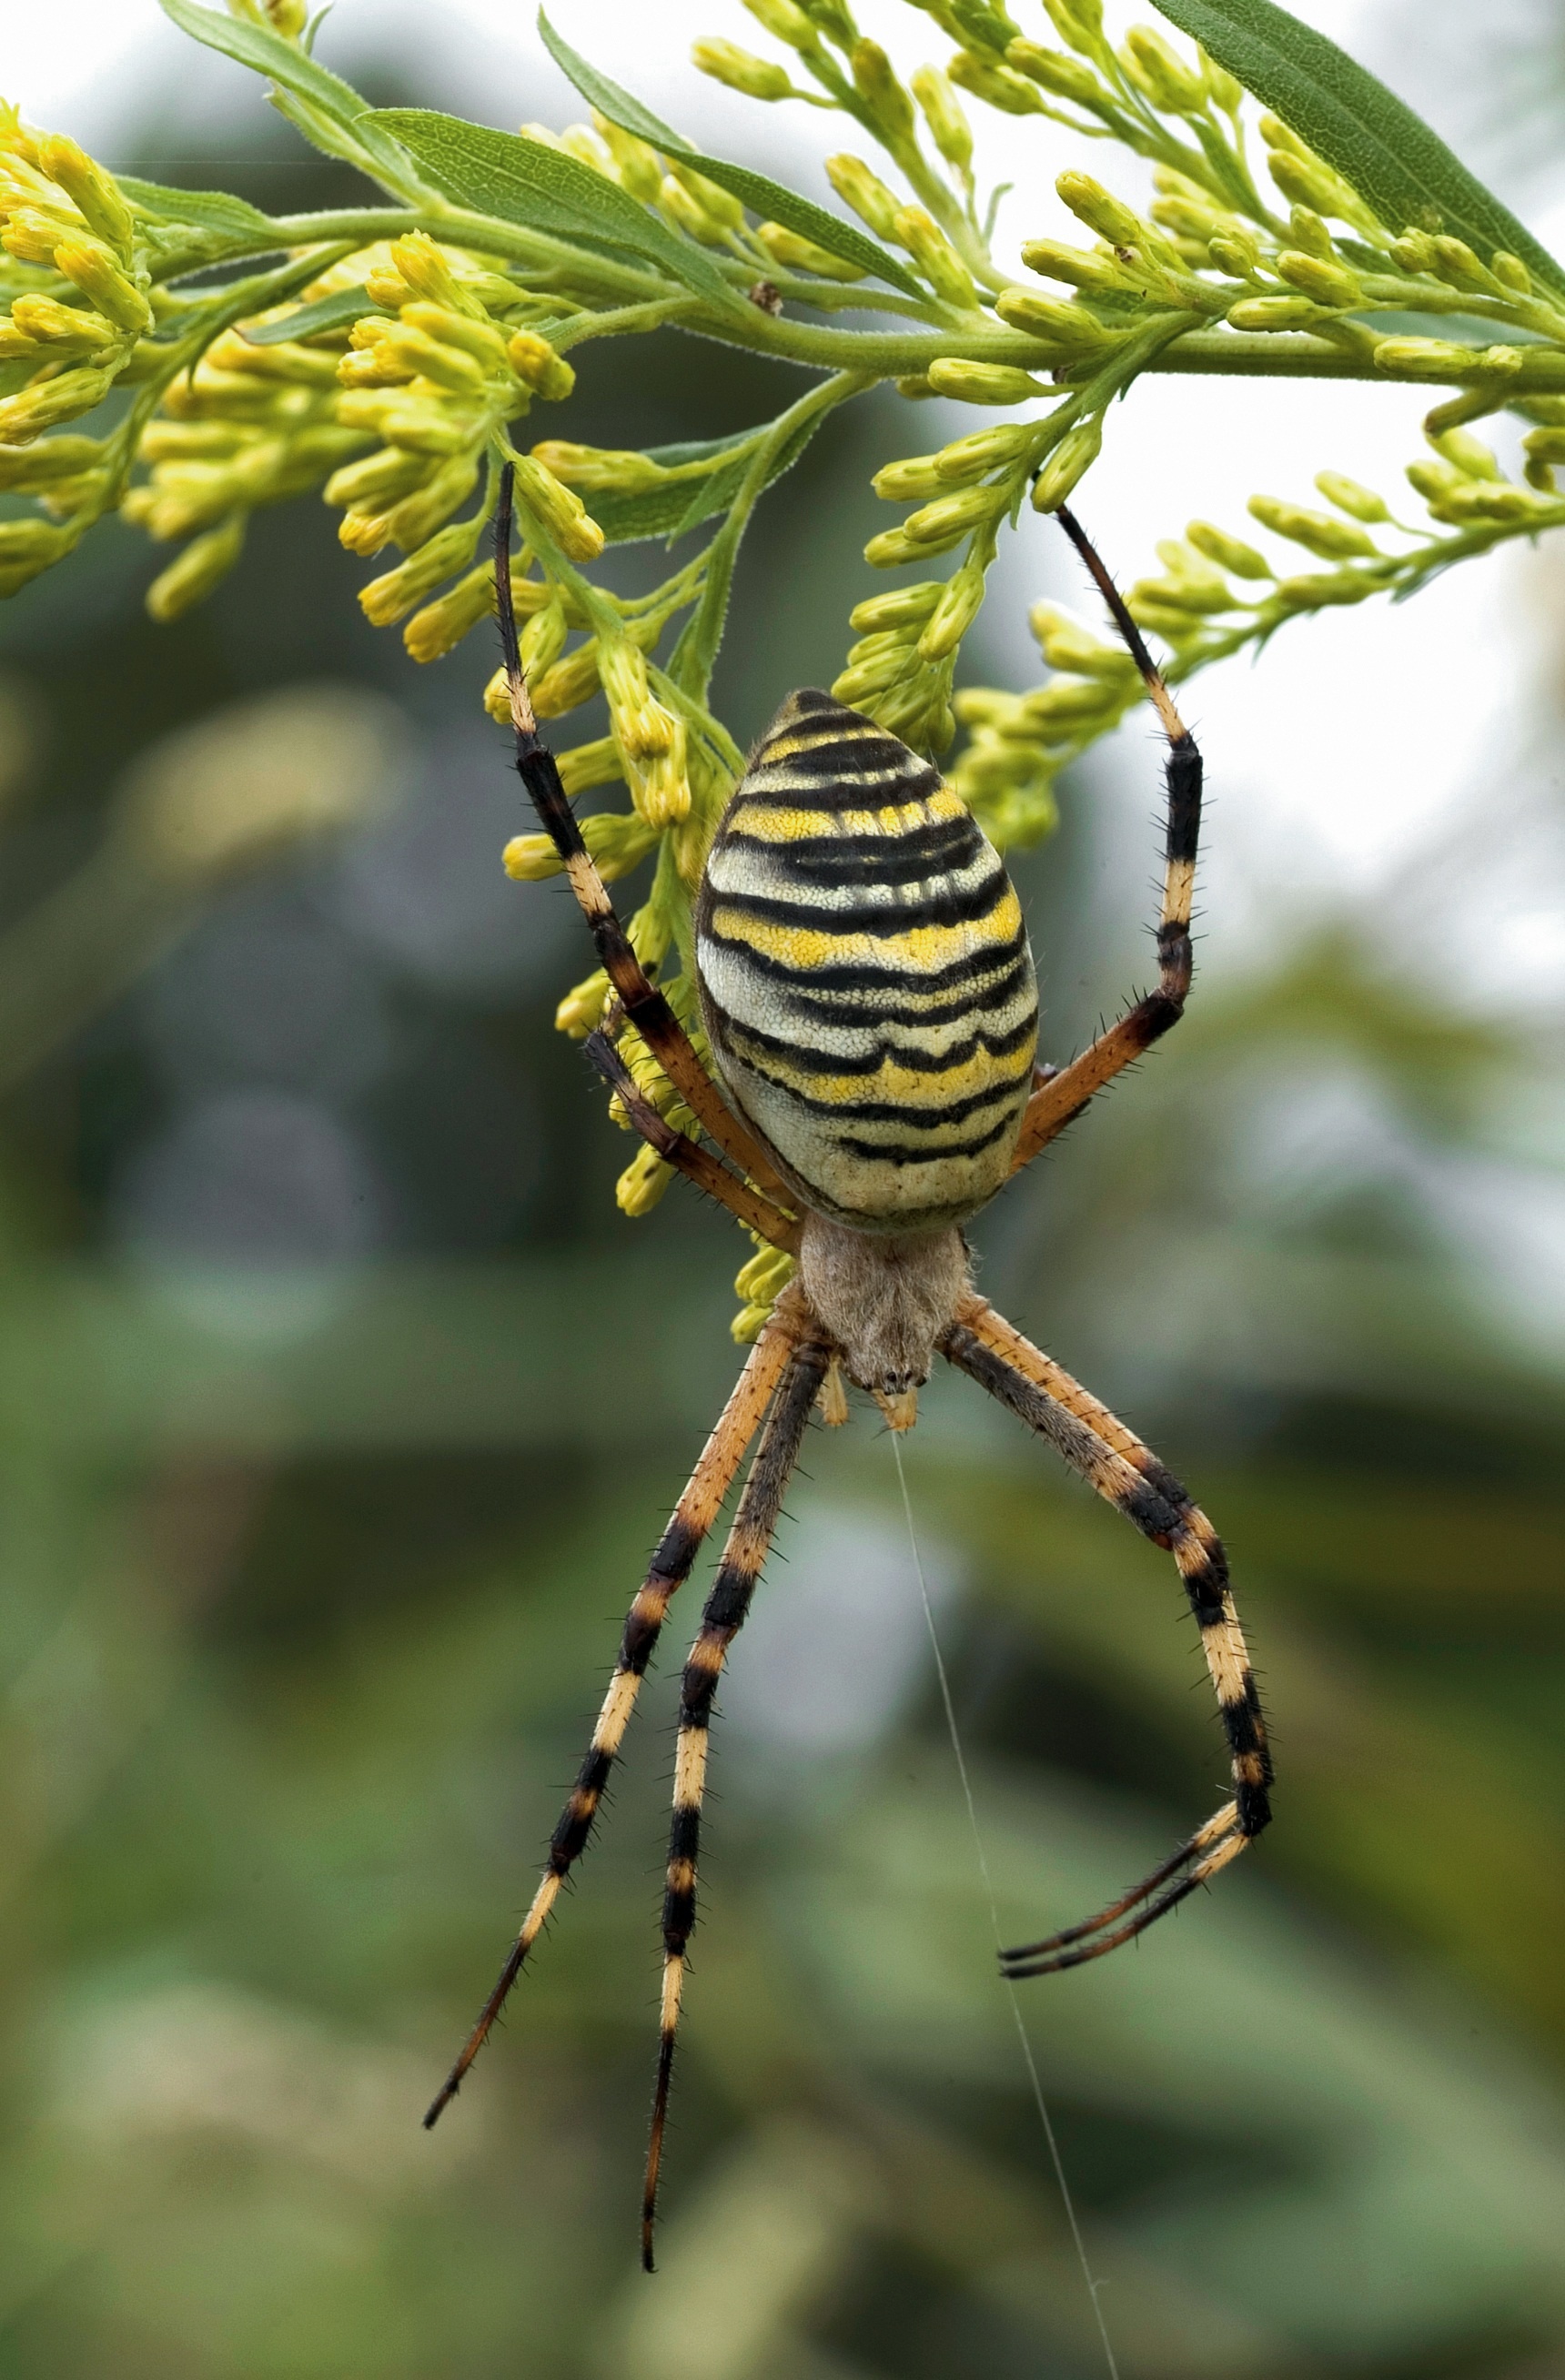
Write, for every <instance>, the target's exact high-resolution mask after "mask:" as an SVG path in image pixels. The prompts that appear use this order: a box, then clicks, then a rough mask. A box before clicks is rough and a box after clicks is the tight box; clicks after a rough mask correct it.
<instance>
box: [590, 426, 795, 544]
mask: <svg viewBox="0 0 1565 2380" xmlns="http://www.w3.org/2000/svg"><path fill="white" fill-rule="evenodd" d="M824 418H825V417H824V415H821V414H813V415H811V416H810V418H809V419H807V420H806V421H802V422H801V423H800V424H799V427H798V429H797V430H796V431H795V433H794V435H793V437H792V438H791V439H790V440H789V441H788V443H787V444H786V445H785V446H784V447H783V448H782V450H781V451H780V452H779V453H778V454H777V455H774V456H773V458H772V463H771V468H770V471H769V472H768V473H767V477H766V484H767V486H768V487H770V485H771V483H772V481H773V480H780V479H781V478H782V474H783V472H784V471H786V470H789V469H791V468H792V467H793V465H794V464H795V463H796V462H797V461H798V459H799V456H800V455H802V454H803V453H804V450H805V448H806V447H807V445H808V443H809V442H810V440H811V439H812V438H813V437H814V435H815V432H816V431H817V429H818V428H819V424H820V422H821V421H822V420H823V419H824ZM764 434H765V433H764V431H754V430H738V431H734V434H733V436H732V437H729V438H707V439H699V440H696V441H686V442H685V443H683V444H680V445H677V446H649V447H648V448H647V449H646V453H647V456H648V459H649V461H650V462H653V463H661V464H662V465H663V467H664V468H665V469H668V470H676V469H677V468H679V466H680V465H681V464H684V463H704V462H706V461H708V460H709V459H710V458H711V457H713V456H727V457H728V458H729V459H728V460H727V461H726V462H720V463H719V464H718V468H716V469H715V470H713V471H710V472H709V473H705V474H703V476H702V477H701V478H699V479H696V480H667V481H665V483H664V484H663V485H662V486H661V488H644V489H640V490H638V491H637V492H634V493H632V492H626V493H625V494H624V495H617V494H615V493H614V492H613V491H611V490H600V491H599V492H596V493H594V494H593V495H591V496H590V497H588V508H589V510H590V511H591V514H592V517H593V519H594V520H595V521H596V522H597V523H598V526H599V528H601V530H602V532H603V534H604V536H605V537H606V538H607V539H608V540H609V543H610V544H611V545H634V544H636V543H637V541H638V540H641V539H643V538H649V537H666V538H668V539H669V540H671V541H672V540H673V539H674V538H676V537H683V536H684V535H685V531H686V529H692V528H697V527H698V525H699V523H700V522H702V521H704V520H710V518H711V516H712V515H713V513H721V512H726V511H727V509H728V507H729V505H730V504H732V503H733V501H734V497H735V496H736V495H737V494H738V492H739V489H740V486H741V484H742V482H743V480H744V477H745V474H746V471H747V470H748V468H749V467H750V461H751V457H752V455H753V454H754V451H755V445H756V441H757V438H758V437H759V436H763V435H764Z"/></svg>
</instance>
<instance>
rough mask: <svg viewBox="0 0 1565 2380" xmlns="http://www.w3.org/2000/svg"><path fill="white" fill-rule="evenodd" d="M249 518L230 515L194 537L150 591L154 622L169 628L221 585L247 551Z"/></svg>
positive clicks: (149, 597)
mask: <svg viewBox="0 0 1565 2380" xmlns="http://www.w3.org/2000/svg"><path fill="white" fill-rule="evenodd" d="M246 519H247V516H246V515H245V514H244V513H233V514H230V516H229V517H228V518H227V520H225V521H223V522H220V523H219V525H218V527H217V528H209V529H208V530H207V531H206V533H205V535H204V536H202V537H198V538H193V539H192V540H191V541H190V543H189V544H188V546H186V547H184V548H183V550H182V551H181V552H180V553H177V554H176V556H175V558H174V560H173V561H172V562H171V563H170V564H169V565H168V568H167V569H166V570H164V571H162V572H160V574H159V575H158V577H156V578H154V579H153V581H152V585H151V586H150V587H149V588H148V589H147V610H148V611H149V613H151V614H152V618H153V619H154V620H156V621H158V622H160V623H161V624H162V625H165V626H166V625H167V623H168V622H169V621H170V620H177V618H178V617H179V614H180V613H181V612H188V611H189V610H190V609H191V607H192V605H194V604H197V603H200V602H201V601H204V600H205V598H206V597H207V596H208V595H210V594H211V593H212V589H213V588H214V587H217V586H219V585H221V583H222V581H223V580H224V578H226V577H227V576H228V573H229V572H230V571H231V570H232V569H233V567H234V565H235V564H236V563H237V561H238V559H239V556H240V554H241V553H243V551H244V544H245V525H246Z"/></svg>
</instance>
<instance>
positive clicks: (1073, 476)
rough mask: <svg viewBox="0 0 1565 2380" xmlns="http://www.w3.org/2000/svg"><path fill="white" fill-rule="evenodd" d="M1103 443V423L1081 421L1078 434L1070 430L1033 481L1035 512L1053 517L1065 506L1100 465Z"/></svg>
mask: <svg viewBox="0 0 1565 2380" xmlns="http://www.w3.org/2000/svg"><path fill="white" fill-rule="evenodd" d="M1102 443H1103V425H1102V423H1101V422H1100V421H1098V420H1092V421H1078V422H1077V424H1076V426H1075V428H1074V430H1067V431H1066V432H1065V435H1064V436H1063V438H1062V439H1061V441H1060V443H1059V445H1058V446H1056V448H1055V449H1054V452H1053V454H1052V455H1050V456H1049V460H1048V462H1047V463H1045V465H1044V467H1043V468H1042V470H1041V471H1040V472H1039V473H1038V475H1037V479H1036V480H1034V481H1033V510H1034V511H1035V512H1038V513H1051V512H1053V511H1055V510H1056V508H1057V507H1058V506H1059V505H1061V504H1063V503H1064V501H1065V499H1066V497H1067V496H1068V495H1069V494H1070V492H1071V491H1072V489H1073V488H1074V486H1075V484H1076V482H1077V480H1080V479H1082V478H1083V477H1084V476H1085V474H1086V472H1087V471H1089V470H1090V469H1091V468H1092V466H1093V464H1094V463H1095V462H1096V461H1097V459H1098V450H1099V448H1100V447H1101V446H1102Z"/></svg>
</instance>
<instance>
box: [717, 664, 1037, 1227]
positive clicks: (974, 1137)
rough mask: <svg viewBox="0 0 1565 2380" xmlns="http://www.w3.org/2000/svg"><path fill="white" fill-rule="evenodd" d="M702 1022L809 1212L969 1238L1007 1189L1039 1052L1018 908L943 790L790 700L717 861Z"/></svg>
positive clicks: (936, 778) (737, 798)
mask: <svg viewBox="0 0 1565 2380" xmlns="http://www.w3.org/2000/svg"><path fill="white" fill-rule="evenodd" d="M696 966H697V974H698V978H699V983H700V992H701V1011H702V1016H703V1019H704V1021H705V1024H706V1028H707V1036H708V1039H709V1041H710V1045H711V1050H712V1056H713V1059H714V1061H715V1062H716V1065H717V1068H718V1072H719V1074H720V1075H721V1077H722V1084H723V1087H724V1088H725V1090H726V1091H727V1092H728V1094H729V1096H730V1098H731V1099H733V1100H734V1104H735V1105H736V1106H737V1108H738V1109H739V1111H740V1112H741V1114H742V1115H743V1116H744V1117H745V1119H746V1122H747V1123H750V1124H751V1125H752V1126H753V1127H754V1129H755V1130H756V1131H757V1132H758V1134H759V1135H761V1137H762V1138H763V1140H764V1141H765V1142H766V1144H767V1146H768V1147H769V1148H770V1150H771V1151H772V1153H773V1154H774V1155H775V1157H776V1159H777V1160H778V1164H779V1168H780V1171H781V1172H782V1174H783V1175H784V1177H785V1178H786V1179H787V1181H788V1182H789V1183H790V1184H791V1185H792V1186H793V1187H794V1188H795V1189H796V1191H797V1192H798V1195H799V1196H800V1197H801V1199H802V1200H803V1201H804V1203H805V1204H806V1206H807V1207H809V1208H813V1209H814V1210H815V1211H816V1212H817V1213H818V1214H823V1215H826V1216H829V1217H830V1218H831V1219H832V1220H835V1221H837V1222H840V1223H844V1224H846V1225H848V1226H850V1227H851V1228H852V1229H854V1230H855V1231H859V1232H869V1233H919V1232H927V1231H932V1230H936V1229H938V1228H939V1227H940V1226H941V1225H948V1224H952V1223H955V1222H959V1221H961V1220H963V1218H964V1217H965V1216H968V1215H971V1214H974V1213H976V1212H977V1208H980V1207H982V1206H984V1205H985V1204H986V1203H987V1201H988V1200H989V1199H990V1198H992V1197H993V1196H994V1194H995V1192H996V1191H997V1190H998V1189H999V1188H1000V1187H1001V1184H1003V1182H1004V1181H1005V1179H1006V1177H1007V1175H1008V1174H1009V1172H1010V1170H1011V1160H1012V1156H1013V1151H1014V1148H1015V1146H1016V1135H1017V1133H1018V1131H1019V1129H1020V1127H1021V1121H1022V1111H1023V1110H1024V1108H1025V1105H1026V1102H1027V1096H1028V1093H1029V1091H1030V1089H1031V1087H1032V1073H1033V1057H1034V1052H1035V1050H1036V1048H1037V981H1036V978H1035V977H1034V974H1033V962H1032V953H1031V952H1030V951H1029V949H1028V947H1027V936H1026V929H1025V926H1024V925H1023V922H1022V908H1021V904H1020V902H1019V901H1018V900H1017V897H1016V893H1015V890H1014V888H1013V885H1012V882H1011V880H1010V878H1009V877H1008V876H1007V874H1006V872H1005V868H1004V867H1003V865H1002V863H1001V858H1000V855H999V853H998V852H997V851H996V850H995V849H994V848H993V846H992V844H989V842H988V841H987V840H986V838H985V836H984V834H983V833H982V832H981V830H980V829H979V828H978V827H977V825H976V824H975V823H974V820H972V818H971V817H970V816H969V814H968V812H967V810H966V809H965V808H964V806H963V804H962V803H961V802H960V801H959V800H958V799H957V797H956V795H954V794H953V793H952V792H951V790H950V789H949V787H948V786H946V785H945V784H944V783H942V782H941V779H940V773H939V771H938V770H936V769H934V768H931V766H930V765H929V763H928V761H927V760H921V759H919V758H918V756H917V755H916V753H915V752H912V751H910V750H909V749H908V747H907V746H906V745H905V744H903V743H901V742H899V741H898V739H897V737H896V736H894V735H890V734H888V732H887V731H886V729H885V728H883V727H879V726H877V725H876V723H875V722H874V721H873V720H871V719H867V718H865V717H864V715H863V714H862V712H860V711H856V710H847V709H845V708H844V707H843V704H841V703H839V702H834V701H833V700H832V699H831V696H830V695H827V694H822V693H819V691H817V690H815V689H813V688H806V689H805V690H804V691H803V692H801V693H798V694H793V695H790V696H789V698H788V699H787V701H786V702H784V703H783V705H782V709H781V710H779V711H778V713H777V716H776V718H775V719H774V720H773V721H772V722H771V724H770V727H769V728H768V729H767V732H766V734H765V735H763V736H762V738H761V740H760V742H759V743H758V745H757V747H756V748H755V750H754V752H753V753H752V754H751V756H750V764H749V767H748V769H747V770H746V774H745V776H744V778H743V779H742V780H741V782H740V783H739V785H738V787H737V789H736V791H735V793H734V798H733V800H732V802H731V803H730V804H729V807H728V809H727V811H726V812H725V814H724V817H723V820H722V825H721V826H720V827H719V829H718V832H717V834H716V836H715V838H714V840H713V843H712V847H711V851H710V855H709V856H708V859H707V866H706V873H705V877H704V879H703V882H702V888H701V897H700V902H699V905H698V911H697V921H696Z"/></svg>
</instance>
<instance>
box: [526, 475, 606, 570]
mask: <svg viewBox="0 0 1565 2380" xmlns="http://www.w3.org/2000/svg"><path fill="white" fill-rule="evenodd" d="M516 497H517V501H518V503H520V504H526V505H527V506H528V508H529V509H530V510H531V511H532V513H533V514H534V516H536V517H537V519H538V520H539V521H540V522H541V523H542V525H543V528H545V529H546V530H547V532H548V534H549V535H550V536H551V537H552V539H553V540H554V542H555V543H556V545H558V547H559V548H560V551H561V553H564V555H565V557H566V559H567V560H568V561H571V562H596V560H597V559H598V556H599V555H600V554H601V553H602V551H603V532H602V530H601V528H599V526H598V524H597V522H596V521H595V520H594V519H593V518H592V516H591V514H590V513H589V512H588V509H587V507H586V505H585V504H583V503H582V501H581V498H580V497H579V496H578V495H576V493H575V492H574V491H573V490H572V489H570V488H566V487H562V485H561V484H560V481H559V480H557V479H556V478H555V477H554V475H553V473H552V471H550V470H547V469H545V468H544V466H543V465H542V464H541V463H540V462H539V461H538V460H537V459H536V457H535V456H533V455H518V456H517V457H516Z"/></svg>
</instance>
